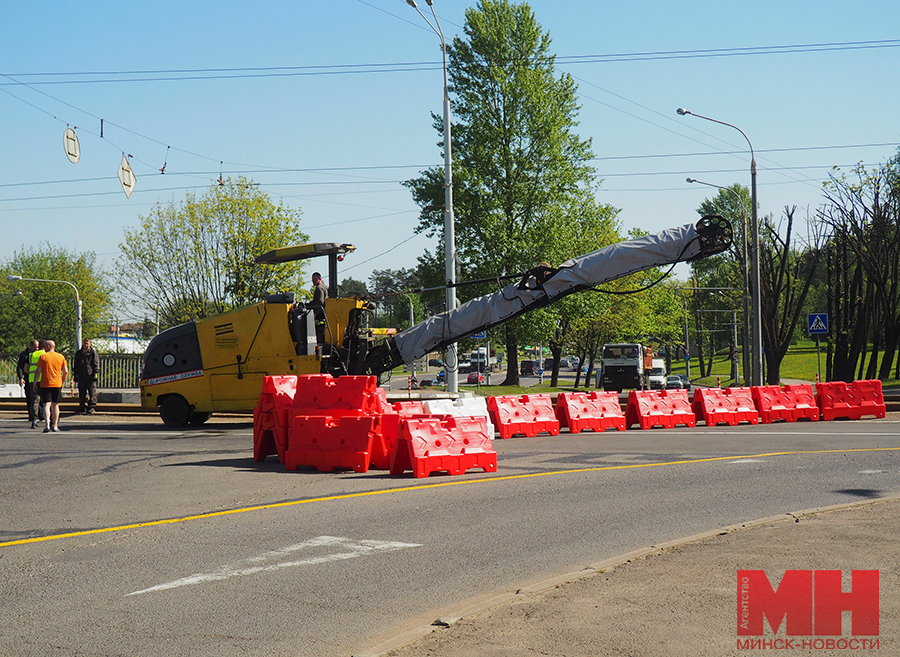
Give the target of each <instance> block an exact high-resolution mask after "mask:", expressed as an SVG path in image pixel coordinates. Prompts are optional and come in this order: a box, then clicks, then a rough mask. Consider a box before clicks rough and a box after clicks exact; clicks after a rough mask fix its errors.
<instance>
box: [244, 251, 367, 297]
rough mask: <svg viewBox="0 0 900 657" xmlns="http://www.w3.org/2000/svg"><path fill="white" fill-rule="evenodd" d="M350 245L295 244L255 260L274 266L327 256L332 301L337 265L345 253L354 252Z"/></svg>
mask: <svg viewBox="0 0 900 657" xmlns="http://www.w3.org/2000/svg"><path fill="white" fill-rule="evenodd" d="M355 250H356V247H355V246H353V245H352V244H338V243H336V242H313V243H311V244H297V245H295V246H282V247H280V248H277V249H272V250H271V251H269V252H268V253H264V254H262V255H261V256H259V257H257V258H256V263H257V264H260V265H274V264H277V263H279V262H293V261H294V260H304V259H306V258H316V257H318V256H328V296H329V297H331V298H332V299H335V298H337V295H338V289H337V288H338V275H337V263H338V261H340V260H343V259H344V254H345V253H350V252H351V251H355Z"/></svg>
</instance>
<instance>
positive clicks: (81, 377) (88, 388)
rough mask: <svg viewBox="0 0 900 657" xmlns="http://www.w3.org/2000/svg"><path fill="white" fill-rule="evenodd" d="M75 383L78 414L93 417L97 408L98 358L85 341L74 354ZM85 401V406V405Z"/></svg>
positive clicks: (87, 341)
mask: <svg viewBox="0 0 900 657" xmlns="http://www.w3.org/2000/svg"><path fill="white" fill-rule="evenodd" d="M73 370H74V372H75V383H77V384H78V412H79V413H87V414H88V415H93V414H94V411H95V409H96V407H97V375H98V374H99V372H100V357H99V356H98V355H97V352H96V351H94V349H93V348H92V347H91V341H90V340H85V341H84V344H83V345H82V347H81V349H79V350H78V351H76V352H75V365H74V367H73ZM85 401H87V404H86V405H85Z"/></svg>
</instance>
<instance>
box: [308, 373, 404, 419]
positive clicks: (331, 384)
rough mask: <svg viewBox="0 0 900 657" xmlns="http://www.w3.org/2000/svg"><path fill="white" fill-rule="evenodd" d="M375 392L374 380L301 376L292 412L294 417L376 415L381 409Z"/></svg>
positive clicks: (376, 388)
mask: <svg viewBox="0 0 900 657" xmlns="http://www.w3.org/2000/svg"><path fill="white" fill-rule="evenodd" d="M378 390H379V388H378V379H377V377H374V376H339V377H338V378H336V379H335V378H334V377H333V376H331V375H330V374H304V375H301V376H298V377H297V392H296V393H295V395H294V404H293V406H292V408H293V412H294V414H295V415H330V416H332V417H340V416H344V415H356V416H359V415H379V414H381V412H383V410H384V409H383V407H382V397H381V396H380V395H379V393H378ZM383 403H384V404H387V400H386V398H385V400H384V402H383ZM388 407H389V405H388Z"/></svg>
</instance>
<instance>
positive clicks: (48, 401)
mask: <svg viewBox="0 0 900 657" xmlns="http://www.w3.org/2000/svg"><path fill="white" fill-rule="evenodd" d="M68 375H69V367H68V365H67V364H66V357H65V356H63V355H62V354H58V353H56V343H55V342H54V341H53V340H46V341H45V342H44V354H43V355H42V356H41V357H40V358H39V359H38V362H37V374H36V376H35V379H34V391H35V393H37V392H38V391H40V395H41V403H42V404H43V405H44V433H49V432H51V431H54V432H58V431H59V400H60V399H61V398H62V388H63V384H65V382H66V377H67V376H68Z"/></svg>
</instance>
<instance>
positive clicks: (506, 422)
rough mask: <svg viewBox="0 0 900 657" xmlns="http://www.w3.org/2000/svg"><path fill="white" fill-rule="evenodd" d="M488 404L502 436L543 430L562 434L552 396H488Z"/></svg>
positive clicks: (535, 433)
mask: <svg viewBox="0 0 900 657" xmlns="http://www.w3.org/2000/svg"><path fill="white" fill-rule="evenodd" d="M487 407H488V413H489V414H490V416H491V422H493V423H494V426H495V427H497V431H498V432H499V433H500V437H501V438H510V437H511V436H515V435H519V434H521V435H524V436H529V437H530V436H536V435H538V434H539V433H541V432H542V431H546V432H547V433H549V434H550V435H551V436H557V435H559V420H557V419H556V413H555V412H554V410H553V400H552V399H550V395H521V396H519V397H515V396H512V395H504V396H498V397H488V398H487Z"/></svg>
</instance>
